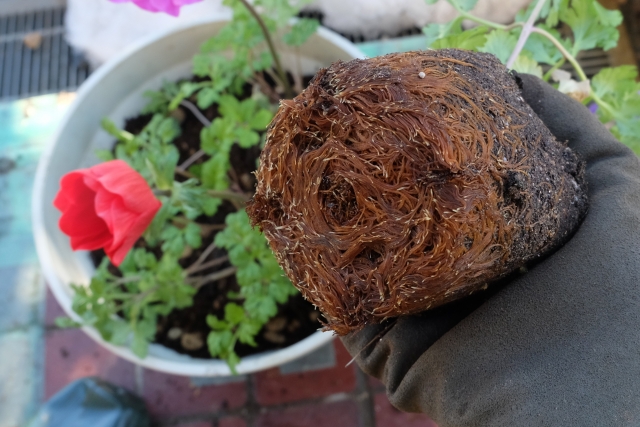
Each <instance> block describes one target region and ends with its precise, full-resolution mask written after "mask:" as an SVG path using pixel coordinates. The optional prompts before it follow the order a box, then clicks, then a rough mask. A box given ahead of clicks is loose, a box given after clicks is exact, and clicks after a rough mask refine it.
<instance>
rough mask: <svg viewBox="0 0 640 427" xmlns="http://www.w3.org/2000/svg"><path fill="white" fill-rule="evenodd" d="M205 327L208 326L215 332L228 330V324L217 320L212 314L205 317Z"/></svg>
mask: <svg viewBox="0 0 640 427" xmlns="http://www.w3.org/2000/svg"><path fill="white" fill-rule="evenodd" d="M207 325H209V327H210V328H211V329H214V330H216V331H224V330H225V329H229V328H230V325H229V323H227V322H225V321H224V320H220V319H218V318H217V317H216V316H214V315H212V314H209V315H207Z"/></svg>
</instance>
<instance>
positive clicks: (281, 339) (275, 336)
mask: <svg viewBox="0 0 640 427" xmlns="http://www.w3.org/2000/svg"><path fill="white" fill-rule="evenodd" d="M262 337H263V338H264V339H265V340H267V341H269V342H271V343H274V344H284V343H285V341H286V340H287V339H286V338H285V336H284V335H282V334H279V333H277V332H271V331H266V332H265V333H264V334H263V335H262Z"/></svg>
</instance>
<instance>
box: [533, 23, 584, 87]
mask: <svg viewBox="0 0 640 427" xmlns="http://www.w3.org/2000/svg"><path fill="white" fill-rule="evenodd" d="M531 32H532V33H538V34H540V35H542V36H544V37H546V38H547V39H548V40H549V41H550V42H551V43H553V45H554V46H555V47H556V48H557V49H558V50H559V51H560V53H562V55H564V57H565V58H567V61H569V63H570V64H571V66H572V67H573V68H574V70H576V73H578V77H580V80H588V79H587V75H586V74H585V73H584V71H583V70H582V67H581V66H580V64H578V61H577V60H576V58H575V57H574V56H573V55H571V53H569V51H568V50H567V49H565V47H564V46H562V43H560V42H559V41H558V40H557V39H556V38H555V37H553V36H552V35H551V34H549V33H548V32H547V31H545V30H543V29H542V28H538V27H534V28H532V29H531Z"/></svg>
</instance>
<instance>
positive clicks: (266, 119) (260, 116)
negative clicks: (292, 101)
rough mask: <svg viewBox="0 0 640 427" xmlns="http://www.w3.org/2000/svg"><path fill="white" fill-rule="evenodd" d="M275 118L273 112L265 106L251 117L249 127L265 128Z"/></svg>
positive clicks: (254, 128) (255, 128)
mask: <svg viewBox="0 0 640 427" xmlns="http://www.w3.org/2000/svg"><path fill="white" fill-rule="evenodd" d="M272 119H273V113H272V112H271V111H269V110H267V109H265V108H262V109H260V110H258V112H257V113H256V114H254V115H253V117H251V118H250V119H249V122H248V124H249V127H250V128H251V129H253V130H265V128H266V127H267V126H268V125H269V123H270V122H271V120H272Z"/></svg>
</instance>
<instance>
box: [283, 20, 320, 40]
mask: <svg viewBox="0 0 640 427" xmlns="http://www.w3.org/2000/svg"><path fill="white" fill-rule="evenodd" d="M319 26H320V22H318V20H317V19H309V18H300V19H298V20H297V21H296V23H295V24H293V26H292V27H291V31H290V32H289V33H288V34H285V35H284V42H285V43H286V44H288V45H289V46H301V45H302V44H304V42H306V41H307V40H308V39H309V37H311V35H312V34H313V33H315V32H316V30H317V29H318V27H319Z"/></svg>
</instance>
